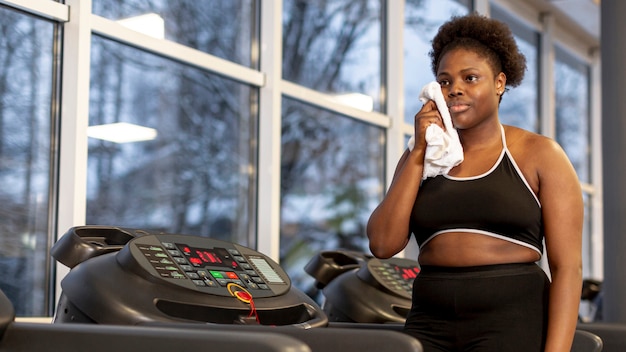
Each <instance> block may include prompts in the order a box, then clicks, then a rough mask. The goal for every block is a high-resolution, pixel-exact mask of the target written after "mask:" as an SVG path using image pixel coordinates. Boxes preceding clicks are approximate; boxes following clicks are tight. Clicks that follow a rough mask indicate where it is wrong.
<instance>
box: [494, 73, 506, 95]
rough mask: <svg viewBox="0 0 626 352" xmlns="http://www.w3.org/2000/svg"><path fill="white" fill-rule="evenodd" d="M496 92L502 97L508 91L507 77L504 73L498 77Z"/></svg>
mask: <svg viewBox="0 0 626 352" xmlns="http://www.w3.org/2000/svg"><path fill="white" fill-rule="evenodd" d="M495 83H496V92H497V94H498V95H502V94H503V93H504V90H505V89H506V75H505V74H504V72H500V73H498V74H497V75H496V82H495Z"/></svg>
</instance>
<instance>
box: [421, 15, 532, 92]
mask: <svg viewBox="0 0 626 352" xmlns="http://www.w3.org/2000/svg"><path fill="white" fill-rule="evenodd" d="M458 48H463V49H468V50H472V51H474V52H476V53H477V54H479V55H483V56H485V57H486V58H487V60H488V61H489V64H490V65H491V68H492V69H493V71H494V72H495V73H496V74H497V73H499V72H504V74H505V75H506V84H507V85H508V86H511V87H516V86H518V85H519V84H520V83H522V79H524V73H525V71H526V57H525V56H524V54H522V53H521V52H520V51H519V48H518V47H517V43H516V42H515V38H514V37H513V33H512V32H511V29H510V28H509V27H508V26H507V25H506V24H505V23H504V22H501V21H498V20H495V19H492V18H488V17H485V16H483V15H480V14H478V13H472V14H469V15H465V16H455V17H452V18H451V19H450V20H449V21H448V22H446V23H444V24H443V25H442V26H441V27H440V28H439V31H438V32H437V34H436V35H435V37H434V38H433V40H432V50H431V51H430V52H429V53H428V54H429V56H430V58H431V66H432V70H433V73H434V74H435V76H436V75H437V70H438V69H439V62H440V61H441V58H442V57H443V56H444V55H445V54H446V53H447V52H448V51H450V50H452V49H458Z"/></svg>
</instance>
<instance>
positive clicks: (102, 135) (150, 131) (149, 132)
mask: <svg viewBox="0 0 626 352" xmlns="http://www.w3.org/2000/svg"><path fill="white" fill-rule="evenodd" d="M157 135H158V133H157V130H155V129H154V128H149V127H144V126H139V125H134V124H132V123H126V122H117V123H110V124H105V125H95V126H89V127H87V136H89V137H91V138H96V139H101V140H105V141H109V142H113V143H132V142H142V141H149V140H153V139H155V138H156V137H157Z"/></svg>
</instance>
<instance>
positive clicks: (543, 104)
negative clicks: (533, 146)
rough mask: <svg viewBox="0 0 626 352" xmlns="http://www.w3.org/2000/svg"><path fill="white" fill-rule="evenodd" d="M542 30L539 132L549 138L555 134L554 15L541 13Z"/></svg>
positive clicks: (540, 38) (540, 45)
mask: <svg viewBox="0 0 626 352" xmlns="http://www.w3.org/2000/svg"><path fill="white" fill-rule="evenodd" d="M541 23H542V24H543V30H542V31H541V33H540V36H539V77H538V82H539V92H540V94H539V116H540V132H541V133H542V134H543V135H545V136H548V137H550V138H555V136H556V111H555V106H556V105H555V99H556V97H555V93H554V60H555V54H554V38H553V33H554V16H553V15H551V14H547V13H546V14H542V15H541Z"/></svg>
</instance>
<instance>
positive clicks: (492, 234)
mask: <svg viewBox="0 0 626 352" xmlns="http://www.w3.org/2000/svg"><path fill="white" fill-rule="evenodd" d="M451 232H469V233H476V234H479V235H485V236H489V237H494V238H498V239H501V240H505V241H507V242H511V243H515V244H518V245H520V246H523V247H526V248H530V249H532V250H534V251H535V252H537V253H539V256H541V255H542V253H541V251H540V250H539V249H537V248H536V247H535V246H533V245H531V244H528V243H526V242H522V241H519V240H516V239H513V238H510V237H506V236H502V235H499V234H497V233H493V232H490V231H485V230H478V229H466V228H458V229H445V230H441V231H437V232H435V233H433V234H432V235H431V236H430V237H428V238H427V239H426V241H424V243H422V244H421V245H420V246H419V248H420V249H421V248H423V247H424V246H425V245H426V243H428V242H430V240H432V239H433V238H435V237H437V236H439V235H441V234H444V233H451Z"/></svg>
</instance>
